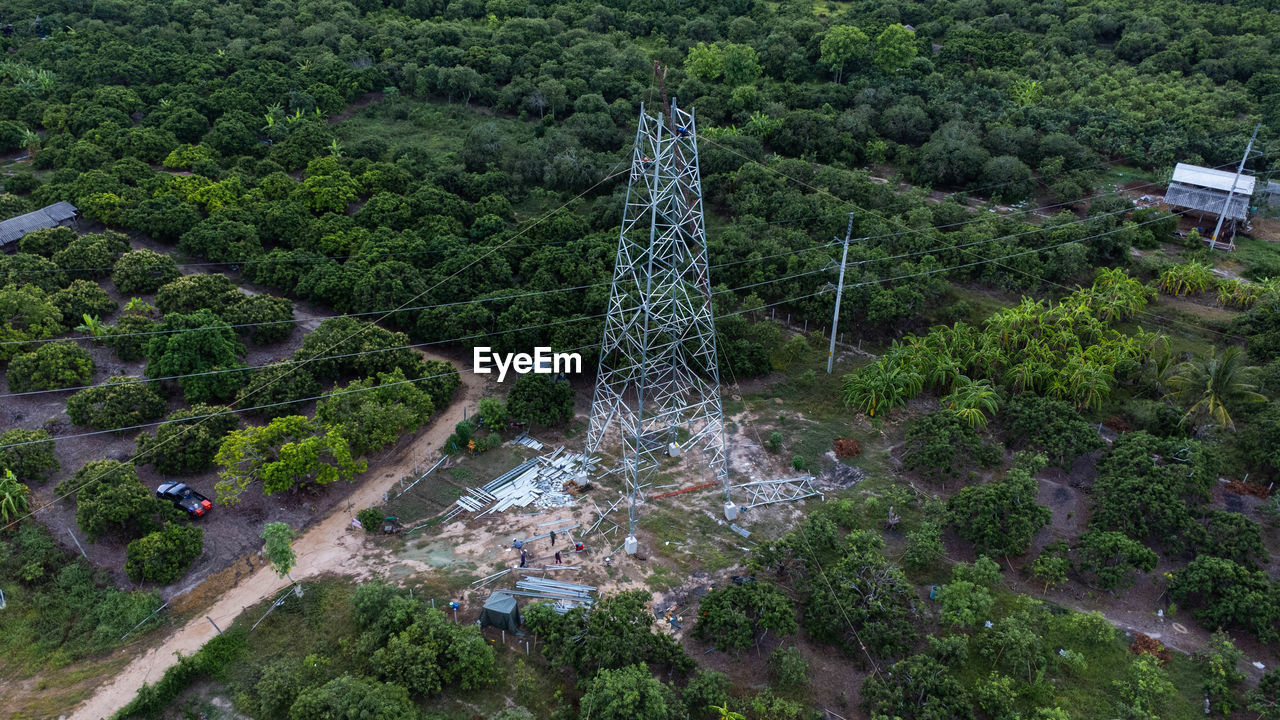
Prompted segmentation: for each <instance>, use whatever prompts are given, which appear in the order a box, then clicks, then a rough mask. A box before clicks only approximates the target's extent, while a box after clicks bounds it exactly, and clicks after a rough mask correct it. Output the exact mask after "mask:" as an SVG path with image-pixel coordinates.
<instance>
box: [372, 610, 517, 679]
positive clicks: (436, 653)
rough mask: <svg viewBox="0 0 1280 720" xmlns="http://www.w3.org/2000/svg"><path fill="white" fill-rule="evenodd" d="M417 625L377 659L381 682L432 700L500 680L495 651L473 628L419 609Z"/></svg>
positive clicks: (395, 634) (391, 642)
mask: <svg viewBox="0 0 1280 720" xmlns="http://www.w3.org/2000/svg"><path fill="white" fill-rule="evenodd" d="M415 606H416V607H415V611H414V613H413V615H412V617H413V621H412V623H410V624H409V625H408V627H405V628H404V629H402V630H398V631H395V632H393V633H392V634H391V636H390V637H388V638H387V640H386V645H385V647H382V648H380V649H379V650H377V651H376V652H374V654H373V658H372V664H373V667H374V668H375V670H376V671H377V673H378V675H379V676H380V677H383V678H386V679H388V680H390V681H392V682H395V683H396V684H398V685H401V686H403V687H405V688H408V690H409V691H410V692H411V693H414V694H417V695H422V696H427V697H429V696H432V695H438V694H439V693H441V692H442V691H443V690H444V688H445V687H446V686H448V685H452V684H453V683H458V684H459V685H460V686H461V687H462V688H463V689H466V690H474V689H478V688H480V687H484V686H486V685H490V684H492V683H493V682H494V680H495V679H496V678H497V661H496V658H495V655H494V651H493V647H492V646H491V645H490V644H489V643H487V642H486V641H485V639H484V638H483V637H482V636H481V635H480V633H479V631H478V629H477V628H475V627H474V626H460V625H458V624H457V623H454V622H453V621H451V620H449V619H448V617H447V616H446V615H445V614H444V613H443V612H441V611H439V610H436V609H435V608H430V607H421V605H420V604H417V603H415Z"/></svg>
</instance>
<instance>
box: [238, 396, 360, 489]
mask: <svg viewBox="0 0 1280 720" xmlns="http://www.w3.org/2000/svg"><path fill="white" fill-rule="evenodd" d="M214 460H215V461H216V462H217V463H218V465H219V466H220V467H221V468H222V469H221V470H220V471H219V473H218V474H219V475H220V476H221V478H222V479H221V480H220V481H218V483H217V485H216V486H215V487H216V489H217V491H218V502H219V503H221V504H223V505H234V504H236V503H237V502H239V501H240V495H241V494H242V493H243V492H244V491H245V489H246V488H247V487H248V486H249V484H250V483H253V482H256V481H259V480H261V481H262V494H263V495H276V494H278V493H282V492H286V491H296V490H300V489H307V488H309V487H311V486H320V485H328V484H329V483H332V482H335V481H338V480H345V481H347V482H350V481H352V480H353V479H355V476H356V475H358V474H360V473H362V472H364V471H365V469H366V468H367V467H368V465H367V463H366V462H365V461H364V460H356V459H355V458H354V457H353V456H352V454H351V448H350V446H349V445H348V443H347V440H346V437H345V436H344V434H343V432H342V429H341V427H332V428H325V427H322V426H320V425H319V424H317V423H315V422H313V421H311V420H308V419H307V418H305V417H302V416H300V415H289V416H285V417H280V418H276V419H274V420H272V421H271V423H270V424H268V425H266V426H254V427H248V428H245V429H243V430H234V431H232V432H230V433H227V435H226V438H225V439H224V440H223V442H222V446H221V447H220V448H218V453H217V455H216V456H215V458H214Z"/></svg>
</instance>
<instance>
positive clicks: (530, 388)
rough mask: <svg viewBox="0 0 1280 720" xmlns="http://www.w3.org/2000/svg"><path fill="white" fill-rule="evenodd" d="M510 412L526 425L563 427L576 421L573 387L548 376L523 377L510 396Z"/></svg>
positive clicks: (508, 405)
mask: <svg viewBox="0 0 1280 720" xmlns="http://www.w3.org/2000/svg"><path fill="white" fill-rule="evenodd" d="M507 409H508V410H509V411H510V412H511V417H513V418H515V419H517V420H520V421H523V422H527V423H536V424H538V425H563V424H565V423H567V422H569V420H571V419H573V387H572V386H570V385H569V383H567V382H558V381H556V380H553V379H552V378H551V377H550V376H548V375H542V374H535V373H530V374H528V375H521V376H520V377H518V378H516V382H515V385H514V387H512V388H511V393H510V394H509V395H507Z"/></svg>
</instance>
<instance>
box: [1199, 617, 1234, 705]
mask: <svg viewBox="0 0 1280 720" xmlns="http://www.w3.org/2000/svg"><path fill="white" fill-rule="evenodd" d="M1201 659H1202V660H1203V661H1204V664H1205V679H1204V694H1205V697H1207V698H1209V702H1210V703H1211V705H1212V707H1213V709H1214V710H1217V711H1218V712H1220V713H1222V714H1223V715H1230V714H1231V712H1232V711H1233V710H1235V709H1236V708H1238V707H1240V699H1239V695H1238V694H1237V692H1236V686H1238V685H1239V684H1240V682H1241V681H1243V680H1244V673H1242V672H1240V671H1239V670H1238V669H1237V668H1238V666H1239V665H1240V661H1241V660H1243V659H1244V653H1243V652H1241V651H1240V650H1239V649H1238V648H1237V647H1236V646H1235V643H1233V642H1231V636H1230V635H1228V634H1227V633H1225V632H1223V631H1222V630H1219V631H1217V632H1215V633H1214V634H1213V636H1212V637H1211V638H1210V640H1209V647H1208V648H1207V649H1206V650H1205V651H1204V652H1203V653H1202V655H1201Z"/></svg>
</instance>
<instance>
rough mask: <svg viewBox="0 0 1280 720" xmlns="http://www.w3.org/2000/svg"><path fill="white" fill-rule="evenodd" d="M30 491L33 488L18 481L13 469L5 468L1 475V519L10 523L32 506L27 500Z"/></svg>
mask: <svg viewBox="0 0 1280 720" xmlns="http://www.w3.org/2000/svg"><path fill="white" fill-rule="evenodd" d="M30 493H31V488H29V487H27V486H26V485H24V484H22V483H20V482H18V476H17V475H14V474H13V470H11V469H9V468H7V467H6V468H4V474H3V475H0V521H3V522H4V523H6V524H8V523H9V522H10V521H11V520H16V519H17V518H19V517H20V516H22V515H23V514H25V513H26V512H27V509H28V508H29V507H30V503H29V502H28V500H27V495H29V494H30Z"/></svg>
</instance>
